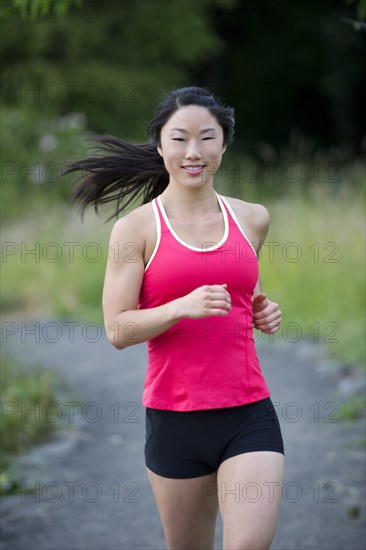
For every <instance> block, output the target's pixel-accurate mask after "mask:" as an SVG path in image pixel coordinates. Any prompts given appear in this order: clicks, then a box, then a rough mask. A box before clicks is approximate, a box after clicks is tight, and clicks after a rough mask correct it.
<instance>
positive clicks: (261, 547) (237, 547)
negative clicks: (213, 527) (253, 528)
mask: <svg viewBox="0 0 366 550" xmlns="http://www.w3.org/2000/svg"><path fill="white" fill-rule="evenodd" d="M270 545H271V543H270V542H268V541H263V540H260V539H258V537H253V536H250V535H242V536H237V537H234V538H230V540H229V539H228V540H226V541H225V540H224V544H223V550H269V548H270Z"/></svg>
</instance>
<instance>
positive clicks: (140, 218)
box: [112, 202, 154, 244]
mask: <svg viewBox="0 0 366 550" xmlns="http://www.w3.org/2000/svg"><path fill="white" fill-rule="evenodd" d="M152 223H154V212H153V208H152V204H151V202H149V203H147V204H143V205H142V206H138V207H137V208H135V209H134V210H131V212H128V213H127V214H125V215H123V216H121V217H120V218H119V219H118V220H116V221H115V223H114V225H113V228H112V233H113V234H114V236H115V237H117V238H118V240H120V241H124V240H126V239H127V240H129V239H130V238H131V237H132V236H133V237H134V238H135V239H137V240H139V241H140V244H142V242H145V240H146V235H147V233H148V230H149V227H150V226H151V224H152Z"/></svg>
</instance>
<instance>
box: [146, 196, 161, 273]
mask: <svg viewBox="0 0 366 550" xmlns="http://www.w3.org/2000/svg"><path fill="white" fill-rule="evenodd" d="M151 204H152V207H153V210H154V216H155V225H156V233H157V238H156V243H155V247H154V250H153V252H152V254H151V256H150V259H149V261H148V262H147V264H146V266H145V269H144V271H146V270H147V268H148V267H149V265H150V264H151V262H152V261H153V258H154V256H155V254H156V253H157V251H158V248H159V244H160V239H161V225H160V216H159V212H158V207H157V206H156V204H155V200H153V201H152V203H151Z"/></svg>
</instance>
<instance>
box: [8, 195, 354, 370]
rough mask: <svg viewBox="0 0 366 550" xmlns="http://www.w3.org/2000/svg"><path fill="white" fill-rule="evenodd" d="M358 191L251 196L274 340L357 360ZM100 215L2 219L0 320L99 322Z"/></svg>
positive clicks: (53, 207)
mask: <svg viewBox="0 0 366 550" xmlns="http://www.w3.org/2000/svg"><path fill="white" fill-rule="evenodd" d="M217 189H218V191H219V192H221V193H223V194H229V192H227V191H226V190H225V189H222V188H220V187H219V186H217ZM233 196H240V195H238V194H236V195H235V194H234V193H233ZM241 198H245V197H243V196H242V197H241ZM363 199H364V197H363V192H362V190H359V191H357V192H356V191H351V190H350V188H348V187H345V188H344V189H341V190H339V191H338V192H337V193H336V194H335V193H334V191H333V190H327V189H326V188H321V187H314V188H313V189H312V191H310V192H307V193H306V194H305V193H298V192H297V193H291V194H288V195H287V196H286V195H285V196H282V197H281V198H279V199H267V200H260V201H259V200H258V199H257V201H256V202H262V203H263V204H265V205H266V207H267V208H268V210H269V212H270V215H271V227H270V231H269V234H268V237H267V241H266V243H265V244H264V246H263V248H262V251H261V255H260V274H261V280H262V286H263V290H264V291H265V292H266V293H267V295H268V298H269V299H271V300H273V301H276V302H278V303H279V304H280V308H281V310H282V312H283V322H282V329H281V331H279V332H278V333H277V334H276V336H275V338H284V339H286V340H287V341H293V342H296V341H298V340H300V339H301V338H311V339H312V340H313V341H315V342H317V343H320V344H322V343H323V344H325V345H326V346H327V348H328V350H329V353H330V354H331V355H332V356H334V357H336V358H338V359H340V360H342V361H345V362H353V363H356V364H362V363H363V361H364V353H365V348H364V332H365V315H364V303H365V300H364V288H363V282H364V275H365V269H364V267H365V263H364V262H365V255H364V206H363V204H364V201H363ZM248 200H253V199H252V198H249V199H248ZM108 216H109V211H108V210H107V209H106V207H104V209H103V208H102V209H101V216H100V217H98V216H97V215H96V214H95V213H94V211H93V210H92V209H90V210H89V211H88V212H87V213H86V215H85V218H84V222H82V221H81V220H80V217H79V215H78V212H77V210H76V208H74V209H73V210H71V209H70V208H68V207H65V206H60V205H59V204H56V203H55V204H50V205H49V207H48V208H47V209H44V210H43V211H39V212H37V214H36V215H35V214H34V213H33V212H32V213H30V214H29V217H28V218H27V219H23V220H20V221H19V222H17V223H16V224H12V225H8V226H7V227H5V228H4V229H3V236H4V238H3V241H4V243H3V261H4V263H3V277H2V282H1V285H2V286H1V294H2V310H3V316H4V318H7V319H9V318H10V319H11V318H12V316H19V315H20V316H24V315H25V316H37V315H42V316H50V317H56V318H60V319H75V320H78V321H82V322H89V321H92V322H97V323H100V324H101V325H102V326H103V315H102V307H101V297H102V287H103V280H104V273H105V266H106V258H107V247H108V241H109V235H110V231H111V228H112V225H113V220H111V221H110V222H108V223H104V221H105V220H106V219H107V218H108Z"/></svg>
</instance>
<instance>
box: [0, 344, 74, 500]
mask: <svg viewBox="0 0 366 550" xmlns="http://www.w3.org/2000/svg"><path fill="white" fill-rule="evenodd" d="M59 384H60V382H59V380H58V379H57V378H56V376H55V375H54V374H53V373H52V372H50V371H47V370H45V369H44V368H43V367H41V366H40V365H36V366H33V367H32V368H31V369H30V368H29V366H25V365H22V364H21V363H19V361H15V360H14V358H13V357H11V356H10V355H9V354H4V353H3V354H2V364H1V446H0V481H1V485H0V493H1V492H7V493H14V492H16V491H17V488H18V471H17V467H16V466H15V465H14V460H13V458H14V457H15V456H16V455H17V454H19V453H22V452H25V451H27V450H28V449H30V448H31V447H32V446H33V445H35V444H37V443H42V442H44V441H47V440H48V439H50V437H52V436H53V435H54V434H55V432H56V430H57V429H59V428H60V427H61V426H62V427H64V426H65V422H62V417H61V418H60V413H59V410H60V409H59V407H60V405H59V404H58V399H57V386H59ZM55 403H56V405H54V404H55Z"/></svg>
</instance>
